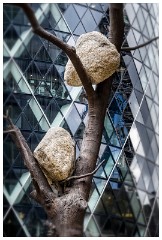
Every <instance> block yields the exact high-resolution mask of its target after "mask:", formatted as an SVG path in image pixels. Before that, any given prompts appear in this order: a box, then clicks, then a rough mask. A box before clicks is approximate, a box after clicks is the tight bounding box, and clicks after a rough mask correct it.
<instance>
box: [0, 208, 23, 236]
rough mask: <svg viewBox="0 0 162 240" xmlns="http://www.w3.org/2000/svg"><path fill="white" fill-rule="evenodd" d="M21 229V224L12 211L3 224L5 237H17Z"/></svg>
mask: <svg viewBox="0 0 162 240" xmlns="http://www.w3.org/2000/svg"><path fill="white" fill-rule="evenodd" d="M20 227H21V226H20V223H19V222H18V220H17V218H16V216H15V214H14V213H13V211H12V210H10V212H9V214H8V215H7V217H6V219H5V220H4V224H3V234H4V237H15V236H16V234H17V231H18V229H19V228H20Z"/></svg>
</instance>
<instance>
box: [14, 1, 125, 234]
mask: <svg viewBox="0 0 162 240" xmlns="http://www.w3.org/2000/svg"><path fill="white" fill-rule="evenodd" d="M17 5H18V6H19V7H21V8H23V10H24V11H25V13H26V15H27V16H28V18H29V21H30V23H31V25H32V28H33V31H34V32H35V33H36V34H38V35H39V36H41V37H43V38H45V39H48V40H49V41H50V42H52V43H54V44H55V45H57V46H59V47H60V48H61V49H62V50H64V51H65V53H66V54H67V55H68V57H69V58H70V59H71V61H72V63H73V64H74V67H75V69H76V71H77V73H78V75H79V77H80V79H81V81H82V84H83V86H84V89H85V91H86V94H87V97H88V121H87V126H86V128H85V131H84V135H83V141H82V146H81V150H80V156H79V158H78V159H77V161H76V169H75V172H74V175H76V176H80V175H83V174H86V173H90V172H92V171H94V169H95V167H96V162H97V158H98V153H99V149H100V143H101V138H102V132H103V128H104V119H105V113H106V109H107V105H108V100H109V97H110V93H111V85H112V80H113V76H111V77H109V78H108V79H106V80H105V81H104V82H102V83H99V84H98V85H97V86H96V90H94V89H93V87H92V84H91V81H90V77H89V76H88V75H87V73H86V71H85V69H84V67H83V65H82V63H81V61H80V59H79V58H78V56H77V55H76V53H75V49H74V48H72V47H70V46H68V45H67V44H65V43H63V42H62V41H61V40H58V39H57V38H56V37H55V36H53V35H52V34H50V33H48V32H47V31H45V30H44V29H42V28H41V27H40V26H39V24H38V22H37V20H36V18H35V16H34V13H33V11H32V9H31V8H30V7H29V6H28V5H27V4H17ZM109 13H110V41H111V42H112V43H113V44H114V45H115V46H116V48H117V50H118V51H120V49H121V45H122V42H123V34H124V22H123V5H122V4H110V8H109ZM11 129H14V131H13V132H10V134H12V136H13V140H14V141H15V143H16V145H17V147H19V149H20V152H21V153H22V157H23V159H24V161H25V164H26V166H27V167H28V169H29V171H30V173H31V177H32V179H33V184H34V187H35V190H34V191H33V192H32V193H31V196H32V197H33V198H34V199H35V200H36V201H37V202H38V203H40V204H41V205H42V207H43V208H44V210H45V211H46V213H47V215H48V217H49V219H50V221H51V223H52V227H51V229H52V231H53V232H52V235H53V236H60V237H65V236H66V237H74V236H83V221H84V215H85V211H86V207H87V202H88V199H89V194H90V190H91V183H92V177H93V176H92V175H90V176H86V177H84V178H78V179H72V180H71V181H70V185H68V184H67V186H66V183H65V184H64V185H65V186H63V188H64V190H63V193H62V194H61V195H60V196H55V194H54V193H53V191H52V189H51V187H50V186H49V184H48V182H47V180H46V178H45V176H44V174H43V173H42V171H41V169H40V167H39V165H38V163H37V161H36V159H34V157H33V154H32V153H31V151H30V149H29V147H28V146H27V144H26V142H25V139H24V138H23V136H22V134H21V132H20V131H19V130H18V129H16V127H15V126H13V125H12V126H11V127H10V129H9V131H10V130H11Z"/></svg>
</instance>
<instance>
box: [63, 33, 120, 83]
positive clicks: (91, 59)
mask: <svg viewBox="0 0 162 240" xmlns="http://www.w3.org/2000/svg"><path fill="white" fill-rule="evenodd" d="M75 48H76V53H77V54H78V56H79V57H80V59H81V61H82V63H83V65H84V67H85V69H86V70H87V72H88V74H89V75H90V76H91V77H92V83H93V84H97V83H99V82H102V81H104V80H105V79H106V78H108V77H110V76H111V75H112V74H113V73H114V72H115V71H116V69H117V68H118V67H119V64H120V54H119V53H118V51H117V50H116V47H115V46H114V45H113V44H112V43H111V42H110V41H109V40H108V39H107V38H106V37H105V36H104V35H103V34H101V33H99V32H96V31H93V32H89V33H85V34H82V35H81V36H80V37H79V38H78V40H77V42H76V46H75ZM64 79H65V81H67V84H68V85H71V86H81V85H82V83H81V81H80V79H79V77H78V74H77V73H76V71H75V69H74V67H73V64H72V62H71V61H70V60H68V62H67V65H66V68H65V74H64Z"/></svg>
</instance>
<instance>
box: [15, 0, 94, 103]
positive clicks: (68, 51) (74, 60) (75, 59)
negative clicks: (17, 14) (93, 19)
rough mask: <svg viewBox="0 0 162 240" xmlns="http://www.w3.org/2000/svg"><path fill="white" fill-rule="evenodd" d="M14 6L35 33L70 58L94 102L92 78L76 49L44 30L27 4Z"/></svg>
mask: <svg viewBox="0 0 162 240" xmlns="http://www.w3.org/2000/svg"><path fill="white" fill-rule="evenodd" d="M14 5H16V6H18V7H21V8H22V9H23V11H24V12H25V14H26V16H27V17H28V20H29V22H30V24H31V26H32V29H33V32H34V33H36V34H37V35H39V36H40V37H42V38H44V39H46V40H48V41H49V42H51V43H53V44H55V45H56V46H57V47H59V48H60V49H62V50H63V51H64V52H65V53H66V54H67V56H68V57H69V58H70V60H71V62H72V63H73V65H74V68H75V70H76V72H77V74H78V76H79V78H80V80H81V82H82V85H83V87H84V88H85V91H86V94H87V96H88V100H92V99H93V97H94V89H93V87H92V83H91V77H90V76H89V75H88V74H87V72H86V70H85V68H84V66H83V64H82V62H81V60H80V58H79V57H78V55H77V54H76V51H75V48H74V47H71V46H70V45H68V44H67V43H65V42H63V41H62V40H60V39H59V38H57V37H56V36H55V35H53V34H52V33H50V32H48V31H46V30H45V29H43V28H42V27H41V26H40V24H39V23H38V21H37V19H36V17H35V14H34V11H33V10H32V8H31V7H30V6H29V5H28V4H27V3H14Z"/></svg>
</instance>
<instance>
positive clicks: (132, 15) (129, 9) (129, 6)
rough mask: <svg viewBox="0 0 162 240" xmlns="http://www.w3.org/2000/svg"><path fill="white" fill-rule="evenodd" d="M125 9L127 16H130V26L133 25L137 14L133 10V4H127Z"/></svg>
mask: <svg viewBox="0 0 162 240" xmlns="http://www.w3.org/2000/svg"><path fill="white" fill-rule="evenodd" d="M125 9H126V11H127V15H128V18H129V21H130V24H132V23H133V20H134V18H135V12H134V9H133V6H132V4H130V3H127V4H126V7H125Z"/></svg>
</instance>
